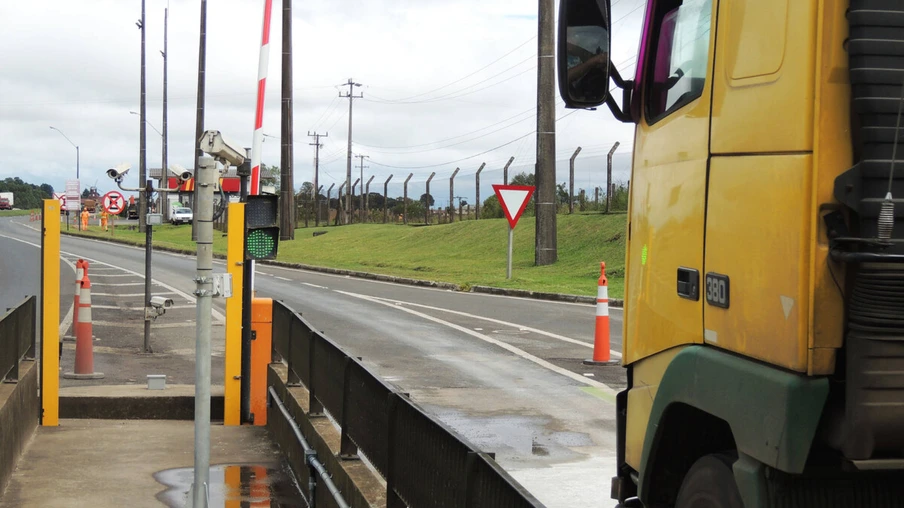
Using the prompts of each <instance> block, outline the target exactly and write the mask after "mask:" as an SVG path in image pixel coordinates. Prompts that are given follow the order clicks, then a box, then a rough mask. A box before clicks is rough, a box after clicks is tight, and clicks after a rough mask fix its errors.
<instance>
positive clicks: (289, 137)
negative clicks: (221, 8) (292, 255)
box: [279, 0, 296, 240]
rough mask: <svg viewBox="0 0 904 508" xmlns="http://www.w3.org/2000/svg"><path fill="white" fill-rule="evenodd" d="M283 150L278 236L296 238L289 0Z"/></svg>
mask: <svg viewBox="0 0 904 508" xmlns="http://www.w3.org/2000/svg"><path fill="white" fill-rule="evenodd" d="M282 6H283V12H282V25H283V26H282V50H283V53H282V136H281V137H282V140H281V141H282V150H281V151H280V162H279V165H280V166H281V168H280V180H279V182H280V183H279V193H280V194H281V196H280V200H279V201H280V207H281V208H282V210H280V212H281V213H280V221H279V239H280V240H294V239H295V219H296V210H295V171H294V170H293V167H294V159H295V157H294V154H293V148H294V146H295V145H294V143H293V137H294V132H295V129H294V125H293V124H294V122H293V120H292V116H293V114H292V113H293V112H292V109H293V108H292V0H282Z"/></svg>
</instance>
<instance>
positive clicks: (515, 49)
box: [395, 35, 537, 101]
mask: <svg viewBox="0 0 904 508" xmlns="http://www.w3.org/2000/svg"><path fill="white" fill-rule="evenodd" d="M536 38H537V36H536V35H534V36H533V37H531V38H530V39H528V40H526V41H524V42H522V43H521V44H519V45H518V46H516V47H515V48H514V49H512V50H511V51H509V52H508V53H506V54H504V55H502V56H500V57H499V58H497V59H495V60H493V61H492V62H490V63H488V64H486V65H484V66H483V67H481V68H479V69H477V70H476V71H474V72H472V73H470V74H468V75H467V76H464V77H461V78H458V79H456V80H455V81H452V82H451V83H447V84H445V85H443V86H441V87H439V88H434V89H433V90H428V91H426V92H422V93H419V94H416V95H411V96H409V97H403V98H401V99H395V100H396V101H407V100H409V99H414V98H415V97H423V96H424V95H427V94H431V93H433V92H437V91H439V90H442V89H443V88H447V87H450V86H452V85H454V84H456V83H460V82H462V81H464V80H466V79H468V78H470V77H471V76H473V75H475V74H477V73H478V72H480V71H482V70H484V69H486V68H488V67H490V66H491V65H493V64H495V63H496V62H498V61H500V60H502V59H503V58H505V57H507V56H509V55H511V54H512V53H514V52H515V51H517V50H519V49H521V48H522V47H524V46H525V45H527V44H528V43H529V42H531V41H533V40H534V39H536ZM532 58H533V57H532Z"/></svg>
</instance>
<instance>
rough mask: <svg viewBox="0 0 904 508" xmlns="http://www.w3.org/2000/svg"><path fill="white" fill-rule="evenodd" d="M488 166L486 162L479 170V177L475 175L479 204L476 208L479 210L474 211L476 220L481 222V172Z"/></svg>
mask: <svg viewBox="0 0 904 508" xmlns="http://www.w3.org/2000/svg"><path fill="white" fill-rule="evenodd" d="M486 165H487V163H486V162H484V163H483V164H481V165H480V167H479V168H477V175H475V179H476V185H477V204H476V205H475V206H476V207H477V208H475V209H474V210H475V214H474V220H480V172H481V171H483V168H484V167H485V166H486Z"/></svg>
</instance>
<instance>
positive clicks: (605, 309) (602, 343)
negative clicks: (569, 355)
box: [584, 263, 618, 365]
mask: <svg viewBox="0 0 904 508" xmlns="http://www.w3.org/2000/svg"><path fill="white" fill-rule="evenodd" d="M616 363H618V362H612V361H610V353H609V281H608V280H607V279H606V263H600V280H599V289H597V293H596V330H595V332H594V334H593V359H592V360H584V364H585V365H615V364H616Z"/></svg>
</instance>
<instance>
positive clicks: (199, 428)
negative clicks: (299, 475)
mask: <svg viewBox="0 0 904 508" xmlns="http://www.w3.org/2000/svg"><path fill="white" fill-rule="evenodd" d="M197 166H198V170H197V172H196V173H195V178H196V182H197V186H196V187H195V196H196V198H197V199H196V201H197V203H198V215H197V216H196V218H195V221H196V222H197V223H198V242H197V246H198V248H197V270H198V271H197V275H196V278H195V297H196V298H197V316H196V322H197V332H196V335H195V464H194V466H195V467H194V473H195V476H194V485H193V488H192V506H194V507H195V508H200V507H204V508H207V496H206V495H207V492H208V488H209V484H210V326H211V322H210V321H211V319H210V312H211V305H212V294H211V293H212V292H213V291H212V290H213V279H212V277H213V186H214V184H215V183H216V173H217V171H216V162H214V161H213V160H212V159H210V158H209V157H204V158H202V159H201V160H199V163H198V165H197Z"/></svg>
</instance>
